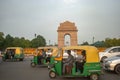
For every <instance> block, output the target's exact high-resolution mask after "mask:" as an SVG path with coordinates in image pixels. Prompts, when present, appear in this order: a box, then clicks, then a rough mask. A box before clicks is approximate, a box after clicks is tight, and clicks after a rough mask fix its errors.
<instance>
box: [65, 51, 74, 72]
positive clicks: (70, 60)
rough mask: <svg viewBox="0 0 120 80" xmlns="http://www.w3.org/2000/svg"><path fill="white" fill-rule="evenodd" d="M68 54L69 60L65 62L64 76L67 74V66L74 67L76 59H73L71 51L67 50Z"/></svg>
mask: <svg viewBox="0 0 120 80" xmlns="http://www.w3.org/2000/svg"><path fill="white" fill-rule="evenodd" d="M67 54H68V58H67V59H66V60H65V61H63V74H65V68H66V66H70V65H72V64H73V61H74V57H73V55H71V51H70V50H67Z"/></svg>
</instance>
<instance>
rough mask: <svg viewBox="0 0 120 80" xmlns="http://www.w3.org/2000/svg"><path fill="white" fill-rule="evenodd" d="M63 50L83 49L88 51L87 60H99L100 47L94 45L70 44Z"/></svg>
mask: <svg viewBox="0 0 120 80" xmlns="http://www.w3.org/2000/svg"><path fill="white" fill-rule="evenodd" d="M62 49H63V50H69V49H81V50H85V51H86V62H99V54H98V49H97V48H96V47H94V46H68V47H63V48H62Z"/></svg>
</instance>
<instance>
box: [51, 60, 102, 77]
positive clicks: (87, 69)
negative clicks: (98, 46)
mask: <svg viewBox="0 0 120 80" xmlns="http://www.w3.org/2000/svg"><path fill="white" fill-rule="evenodd" d="M51 70H53V71H54V72H55V73H57V75H58V76H62V62H61V61H57V63H56V64H55V67H53V68H52V69H51ZM93 73H96V74H98V75H100V74H101V65H100V63H99V62H95V63H85V64H84V68H83V73H81V72H80V71H79V72H76V65H75V63H74V64H73V68H72V73H71V74H69V75H68V74H67V75H66V76H73V77H75V76H81V77H82V76H84V77H87V76H90V75H91V74H93ZM63 76H65V75H63Z"/></svg>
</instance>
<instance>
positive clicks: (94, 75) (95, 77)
mask: <svg viewBox="0 0 120 80" xmlns="http://www.w3.org/2000/svg"><path fill="white" fill-rule="evenodd" d="M90 80H98V75H97V74H91V76H90Z"/></svg>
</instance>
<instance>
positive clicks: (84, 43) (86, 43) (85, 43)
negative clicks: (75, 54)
mask: <svg viewBox="0 0 120 80" xmlns="http://www.w3.org/2000/svg"><path fill="white" fill-rule="evenodd" d="M81 45H89V43H88V42H87V41H86V42H83V43H82V44H81Z"/></svg>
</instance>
